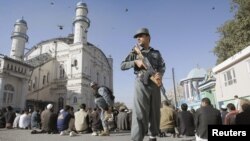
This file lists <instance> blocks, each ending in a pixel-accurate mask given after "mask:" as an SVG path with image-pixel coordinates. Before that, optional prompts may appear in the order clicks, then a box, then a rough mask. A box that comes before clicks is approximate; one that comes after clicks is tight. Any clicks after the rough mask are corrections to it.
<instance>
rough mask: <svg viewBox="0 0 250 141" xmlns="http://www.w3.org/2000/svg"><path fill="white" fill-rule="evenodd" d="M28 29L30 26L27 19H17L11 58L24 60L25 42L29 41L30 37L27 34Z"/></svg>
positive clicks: (12, 36) (13, 33)
mask: <svg viewBox="0 0 250 141" xmlns="http://www.w3.org/2000/svg"><path fill="white" fill-rule="evenodd" d="M27 29H28V27H27V23H26V21H25V20H23V19H19V20H17V21H16V23H15V25H14V31H13V32H12V35H11V40H12V44H11V51H10V57H11V58H13V59H16V60H19V61H23V57H24V49H25V43H26V42H28V39H29V37H28V35H27V34H26V32H27Z"/></svg>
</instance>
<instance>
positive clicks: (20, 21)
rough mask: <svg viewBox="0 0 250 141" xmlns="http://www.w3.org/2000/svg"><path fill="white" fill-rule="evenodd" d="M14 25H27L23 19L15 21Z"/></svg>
mask: <svg viewBox="0 0 250 141" xmlns="http://www.w3.org/2000/svg"><path fill="white" fill-rule="evenodd" d="M16 23H22V24H25V25H27V22H26V21H25V20H24V19H18V20H16Z"/></svg>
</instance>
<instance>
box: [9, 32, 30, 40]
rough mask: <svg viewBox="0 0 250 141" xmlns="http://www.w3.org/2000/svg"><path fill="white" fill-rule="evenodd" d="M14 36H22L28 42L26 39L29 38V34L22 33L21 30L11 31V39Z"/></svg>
mask: <svg viewBox="0 0 250 141" xmlns="http://www.w3.org/2000/svg"><path fill="white" fill-rule="evenodd" d="M15 37H21V38H24V39H25V40H26V42H28V40H29V36H28V35H26V34H24V33H21V32H12V34H11V39H12V38H15Z"/></svg>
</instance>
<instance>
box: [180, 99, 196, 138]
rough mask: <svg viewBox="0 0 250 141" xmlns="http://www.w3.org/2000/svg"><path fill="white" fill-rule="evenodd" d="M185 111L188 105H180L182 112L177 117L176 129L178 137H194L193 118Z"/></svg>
mask: <svg viewBox="0 0 250 141" xmlns="http://www.w3.org/2000/svg"><path fill="white" fill-rule="evenodd" d="M187 109H188V105H187V104H186V103H183V104H181V110H182V111H181V112H179V113H178V115H177V127H178V129H179V133H180V135H183V136H194V130H195V126H194V116H193V115H192V114H191V112H189V111H187Z"/></svg>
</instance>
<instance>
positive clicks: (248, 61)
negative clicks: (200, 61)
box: [213, 46, 250, 105]
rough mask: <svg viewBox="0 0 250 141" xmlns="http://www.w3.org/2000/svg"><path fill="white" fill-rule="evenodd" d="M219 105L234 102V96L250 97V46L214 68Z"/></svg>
mask: <svg viewBox="0 0 250 141" xmlns="http://www.w3.org/2000/svg"><path fill="white" fill-rule="evenodd" d="M213 72H214V74H215V77H216V87H215V91H216V99H217V102H218V103H219V105H222V104H227V103H230V102H232V103H234V96H235V95H238V97H240V98H248V99H250V87H249V84H250V46H248V47H247V48H245V49H243V50H242V51H240V52H238V53H237V54H235V55H234V56H232V57H230V58H228V59H227V60H225V61H224V62H222V63H221V64H219V65H217V66H215V67H214V68H213Z"/></svg>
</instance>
